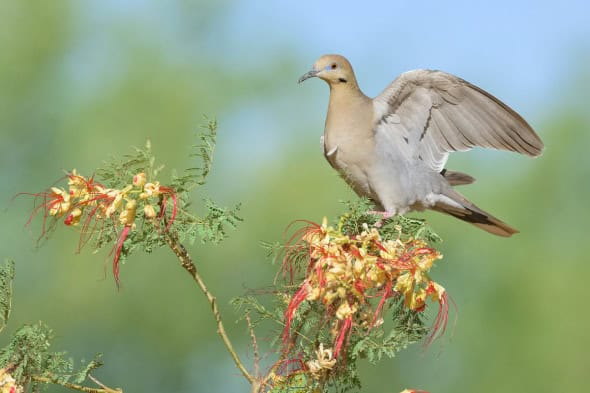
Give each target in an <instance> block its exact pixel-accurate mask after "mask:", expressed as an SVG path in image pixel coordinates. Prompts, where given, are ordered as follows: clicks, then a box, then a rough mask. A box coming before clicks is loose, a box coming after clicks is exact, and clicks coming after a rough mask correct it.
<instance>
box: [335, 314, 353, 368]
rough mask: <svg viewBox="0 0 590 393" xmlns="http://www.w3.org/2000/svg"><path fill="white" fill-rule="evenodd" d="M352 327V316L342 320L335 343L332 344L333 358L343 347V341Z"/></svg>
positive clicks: (348, 335)
mask: <svg viewBox="0 0 590 393" xmlns="http://www.w3.org/2000/svg"><path fill="white" fill-rule="evenodd" d="M351 328H352V316H349V317H348V318H346V319H345V320H344V321H343V322H342V326H341V327H340V331H339V332H338V337H337V338H336V343H335V344H334V358H337V357H338V355H339V354H340V351H341V350H342V348H343V347H344V341H346V339H347V338H348V337H350V333H351Z"/></svg>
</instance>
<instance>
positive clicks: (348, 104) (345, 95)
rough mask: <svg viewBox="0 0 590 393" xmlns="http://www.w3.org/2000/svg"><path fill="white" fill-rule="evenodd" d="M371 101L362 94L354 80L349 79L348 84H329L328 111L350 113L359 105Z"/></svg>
mask: <svg viewBox="0 0 590 393" xmlns="http://www.w3.org/2000/svg"><path fill="white" fill-rule="evenodd" d="M370 102H371V99H370V98H369V97H367V96H366V95H364V94H363V92H362V91H361V90H360V89H359V87H358V85H357V84H356V81H350V82H349V84H346V85H344V84H338V85H332V84H330V102H329V104H328V112H329V113H330V112H341V113H351V112H349V111H351V110H352V111H353V112H356V110H358V109H359V107H362V106H365V105H367V104H369V103H370Z"/></svg>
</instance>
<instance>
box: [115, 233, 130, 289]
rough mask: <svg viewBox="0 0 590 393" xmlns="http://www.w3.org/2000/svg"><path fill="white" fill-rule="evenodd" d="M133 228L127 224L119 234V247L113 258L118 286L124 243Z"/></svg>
mask: <svg viewBox="0 0 590 393" xmlns="http://www.w3.org/2000/svg"><path fill="white" fill-rule="evenodd" d="M130 230H131V226H125V228H123V230H122V231H121V235H120V236H119V240H118V241H117V248H116V249H115V257H114V258H113V275H114V276H115V283H117V288H119V258H120V257H121V251H122V250H123V243H124V242H125V239H126V238H127V235H128V234H129V231H130Z"/></svg>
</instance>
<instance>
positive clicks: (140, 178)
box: [133, 172, 147, 187]
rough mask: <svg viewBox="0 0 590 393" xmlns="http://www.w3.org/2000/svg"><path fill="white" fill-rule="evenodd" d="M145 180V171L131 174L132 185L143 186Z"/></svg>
mask: <svg viewBox="0 0 590 393" xmlns="http://www.w3.org/2000/svg"><path fill="white" fill-rule="evenodd" d="M146 181H147V177H146V175H145V172H141V173H138V174H137V175H135V176H133V185H134V186H137V187H143V186H144V184H145V182H146Z"/></svg>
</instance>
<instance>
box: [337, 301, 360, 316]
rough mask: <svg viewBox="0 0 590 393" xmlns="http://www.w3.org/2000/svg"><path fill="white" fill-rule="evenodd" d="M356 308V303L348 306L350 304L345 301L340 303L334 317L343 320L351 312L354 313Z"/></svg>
mask: <svg viewBox="0 0 590 393" xmlns="http://www.w3.org/2000/svg"><path fill="white" fill-rule="evenodd" d="M356 310H357V306H356V304H353V305H352V306H350V304H348V302H347V301H345V302H343V303H342V304H340V306H339V307H338V310H336V318H338V319H340V320H344V319H346V318H348V317H349V316H351V315H352V314H354V313H355V312H356Z"/></svg>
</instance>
